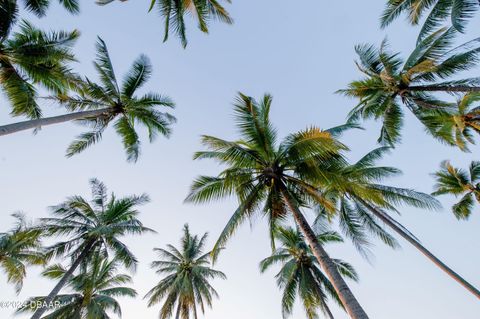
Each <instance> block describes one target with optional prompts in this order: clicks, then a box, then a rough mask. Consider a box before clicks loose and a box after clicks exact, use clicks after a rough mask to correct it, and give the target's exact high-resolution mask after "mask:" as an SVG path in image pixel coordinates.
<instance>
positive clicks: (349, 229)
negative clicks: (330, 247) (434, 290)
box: [315, 147, 480, 298]
mask: <svg viewBox="0 0 480 319" xmlns="http://www.w3.org/2000/svg"><path fill="white" fill-rule="evenodd" d="M387 151H389V148H387V147H381V148H378V149H375V150H373V151H371V152H369V153H367V154H366V155H365V156H363V157H362V158H361V159H360V160H358V161H357V162H355V163H353V164H350V165H346V166H345V167H344V168H342V169H339V171H338V173H339V175H340V176H341V178H342V183H335V184H334V183H332V184H331V185H329V186H328V187H326V188H324V194H325V196H326V197H328V198H329V199H330V200H331V201H332V202H335V203H336V207H337V214H336V216H335V217H336V218H337V219H338V222H339V225H340V229H341V230H342V231H343V233H344V234H345V235H346V236H347V237H348V238H350V239H351V241H352V243H353V244H354V246H355V247H356V248H357V249H358V250H359V251H360V253H362V255H364V256H366V257H368V253H369V251H368V246H369V243H370V242H369V240H368V238H369V237H370V236H372V237H376V238H379V239H380V240H382V241H383V242H384V243H385V244H387V245H389V246H391V247H393V248H396V247H398V243H397V241H396V240H395V238H394V237H393V236H392V235H390V233H389V232H388V231H387V230H386V229H385V227H384V225H385V226H387V227H388V228H389V229H390V230H393V231H394V232H395V233H396V234H397V235H399V236H400V237H402V238H403V239H405V240H406V241H407V242H408V243H409V244H411V245H412V246H413V247H415V248H416V249H417V250H418V251H419V252H420V253H422V254H423V255H424V256H425V257H427V258H428V259H429V260H430V261H432V262H433V263H434V264H435V265H436V266H437V267H438V268H440V269H441V270H442V271H444V272H445V273H446V274H447V275H449V276H450V277H451V278H452V279H454V280H455V281H457V282H458V283H459V284H461V285H462V286H463V287H464V288H465V289H467V290H468V291H469V292H471V293H472V294H473V295H474V296H476V297H477V298H480V291H479V290H478V289H477V288H475V287H474V286H473V285H472V284H471V283H469V282H468V281H467V280H465V279H464V278H463V277H462V276H460V275H459V274H458V273H457V272H455V271H454V270H453V269H451V268H450V267H449V266H447V265H446V264H445V263H444V262H443V261H441V260H440V259H439V258H437V257H436V256H435V255H434V254H433V253H432V252H430V251H429V250H428V249H427V248H426V247H425V246H423V245H422V243H421V241H420V240H419V239H418V238H417V237H416V236H415V235H413V234H412V233H411V232H410V231H409V230H408V229H406V228H405V227H404V226H403V225H402V224H400V223H399V222H398V221H397V220H395V218H394V217H392V216H391V214H389V212H393V213H397V214H400V212H399V211H398V208H397V207H398V206H399V205H408V206H413V207H417V208H424V209H438V208H440V204H439V203H438V201H436V200H435V199H433V198H432V197H431V196H429V195H427V194H424V193H420V192H416V191H413V190H410V189H405V188H399V187H393V186H388V185H384V184H382V181H383V180H384V179H385V178H388V177H393V176H395V175H398V174H400V173H401V172H400V171H399V170H398V169H396V168H393V167H387V166H376V165H375V163H376V162H377V161H378V160H379V159H381V158H382V156H383V155H384V154H385V153H386V152H387ZM318 213H319V216H318V217H317V219H316V221H315V225H317V226H321V227H322V229H323V224H324V223H325V221H326V220H327V221H332V215H331V214H330V213H329V212H328V211H326V210H325V209H324V208H323V207H319V209H318Z"/></svg>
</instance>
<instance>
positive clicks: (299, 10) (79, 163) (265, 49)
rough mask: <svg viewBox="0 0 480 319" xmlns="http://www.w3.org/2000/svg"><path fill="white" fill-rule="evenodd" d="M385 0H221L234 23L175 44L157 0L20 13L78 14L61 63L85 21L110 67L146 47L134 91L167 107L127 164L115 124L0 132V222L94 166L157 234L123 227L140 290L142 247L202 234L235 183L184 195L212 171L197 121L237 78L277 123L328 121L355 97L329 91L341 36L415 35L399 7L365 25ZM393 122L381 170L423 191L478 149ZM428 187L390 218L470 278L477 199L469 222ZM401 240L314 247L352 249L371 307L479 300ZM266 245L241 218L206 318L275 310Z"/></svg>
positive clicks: (47, 285)
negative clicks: (195, 157)
mask: <svg viewBox="0 0 480 319" xmlns="http://www.w3.org/2000/svg"><path fill="white" fill-rule="evenodd" d="M140 2H141V3H140ZM384 2H385V1H383V0H382V1H380V0H377V1H356V0H355V1H354V0H350V1H329V2H328V3H327V2H325V1H319V0H304V1H301V2H298V3H295V4H296V6H294V5H293V2H292V1H278V0H277V1H274V0H263V1H253V0H243V1H239V0H237V1H234V3H233V4H232V5H227V8H228V9H229V11H230V12H231V14H232V16H233V17H234V18H235V24H234V25H233V26H227V25H223V24H219V23H214V24H212V25H211V34H210V35H208V36H206V35H204V34H201V33H200V32H198V31H197V30H196V29H193V28H192V27H190V29H189V32H188V37H189V40H190V43H189V46H188V48H187V49H186V50H184V49H182V48H181V46H180V44H179V42H178V41H177V40H176V39H175V37H173V36H172V37H171V40H170V41H169V42H168V43H166V44H163V43H162V42H161V39H162V34H163V28H162V20H161V19H160V18H159V17H158V16H157V15H156V14H155V13H150V14H146V9H147V6H148V1H128V2H125V3H120V2H119V3H113V4H111V5H109V6H107V7H98V6H96V5H94V4H93V1H88V3H87V1H85V2H84V3H82V13H81V14H80V15H79V16H70V15H68V14H67V13H65V11H63V10H62V9H60V8H58V7H57V6H56V5H55V6H53V7H52V9H51V10H49V12H48V15H47V17H46V18H44V19H42V20H40V21H38V20H37V19H32V20H33V21H35V23H36V24H37V25H40V26H43V27H44V28H51V29H72V28H78V29H79V30H81V32H82V36H81V38H80V40H79V41H78V44H77V45H76V47H75V52H76V53H77V55H78V58H79V60H80V63H78V64H76V65H75V69H76V70H77V71H78V72H80V73H82V74H84V75H88V76H89V77H91V78H95V73H94V72H93V68H92V65H91V60H92V59H93V57H94V53H95V52H94V43H95V40H96V36H97V35H100V36H101V37H102V38H103V39H104V40H105V41H106V42H107V44H108V46H109V49H110V51H111V55H112V58H113V62H114V66H115V67H116V71H117V73H118V74H119V75H123V74H124V72H125V71H126V70H127V68H128V67H129V66H130V63H131V62H132V61H133V59H134V58H135V57H137V56H138V55H139V54H140V53H145V54H147V55H148V56H149V57H150V58H151V60H152V63H153V66H154V74H153V78H152V80H151V81H150V82H149V83H148V84H147V85H146V87H145V91H147V90H153V91H156V92H160V93H162V94H167V95H169V96H170V97H172V98H173V99H174V100H175V101H176V103H177V109H176V110H175V112H174V113H175V115H176V116H177V117H178V120H179V121H178V124H177V125H176V126H175V128H174V134H173V136H172V138H171V139H169V140H165V139H159V140H158V141H157V142H156V143H154V144H152V145H149V144H147V143H146V142H145V143H144V145H143V148H142V156H141V158H140V160H139V161H138V163H137V164H135V165H133V164H128V163H126V161H125V155H124V152H123V149H122V147H121V144H120V140H119V138H118V137H117V136H116V135H115V134H114V133H113V132H112V131H110V130H109V131H108V132H107V133H106V134H105V136H104V138H103V141H102V142H101V143H100V144H98V145H96V146H93V147H91V148H90V149H88V150H87V151H85V152H84V153H82V154H81V155H79V156H76V157H74V158H71V159H66V158H65V157H64V152H65V149H66V147H67V145H68V144H69V142H70V141H71V140H72V138H73V137H74V136H75V135H76V134H78V133H79V132H81V131H82V128H81V127H79V126H76V125H71V124H65V125H57V126H55V127H46V128H44V129H43V130H41V131H40V132H39V133H38V134H37V135H35V136H34V135H32V134H31V132H23V133H18V134H15V135H12V136H5V137H2V138H1V139H0V193H1V194H2V200H1V210H2V213H3V215H4V216H5V218H4V219H3V220H2V225H1V226H0V230H5V229H7V228H9V227H10V224H11V222H12V219H10V218H8V217H7V216H8V214H10V213H13V212H15V211H18V210H22V211H24V212H26V213H27V214H28V215H29V216H30V217H32V218H36V217H42V216H46V214H47V207H48V206H49V205H53V204H57V203H59V202H61V201H62V200H64V199H65V197H66V196H69V195H73V194H80V195H84V196H88V195H89V189H88V179H89V178H91V177H98V178H99V179H101V180H102V181H104V182H105V183H106V184H107V186H108V187H109V188H110V190H113V191H115V192H116V193H118V194H131V193H142V192H147V193H148V194H149V195H150V196H151V198H152V202H151V203H150V204H148V205H146V206H145V207H144V208H143V209H142V215H140V217H141V219H142V220H143V221H144V223H145V224H146V225H147V226H149V227H151V228H154V229H155V230H157V231H158V234H157V235H147V236H144V237H142V238H131V239H128V240H127V242H128V243H129V244H130V246H131V249H132V251H134V252H135V253H136V255H137V256H138V258H139V259H140V265H139V268H138V272H137V274H136V275H135V277H134V280H135V288H136V289H137V291H138V292H139V295H140V296H143V295H144V294H145V293H146V292H147V291H148V290H149V289H150V288H151V287H152V286H153V285H154V283H155V282H156V281H158V280H159V278H158V277H157V276H156V275H155V273H154V272H153V271H152V270H151V269H149V263H150V262H151V261H152V260H153V259H154V258H155V255H154V254H153V252H152V248H153V247H163V246H164V245H165V244H167V243H173V244H176V243H177V242H178V240H179V236H180V231H181V227H182V225H183V224H184V223H185V222H188V223H190V225H191V228H192V231H194V232H197V233H200V232H205V231H209V232H210V235H211V236H210V243H212V242H213V241H214V239H215V237H216V236H217V235H218V234H219V232H220V231H221V229H222V228H223V226H224V224H225V222H226V221H227V219H228V218H229V216H230V214H231V213H232V211H233V209H234V208H235V201H234V200H233V199H232V200H229V201H225V202H223V203H218V204H212V205H205V206H199V207H195V206H192V205H184V204H183V203H182V201H183V199H184V198H185V195H186V194H187V191H188V187H189V185H190V183H191V181H192V179H193V178H194V177H195V176H196V175H198V174H214V173H215V172H217V171H218V167H217V166H216V165H215V164H213V163H209V162H193V161H192V160H191V158H192V154H193V152H194V151H196V150H198V149H199V147H200V145H199V135H200V134H210V135H215V136H221V137H225V138H233V137H234V136H235V129H234V127H233V119H232V106H231V105H232V102H233V100H234V97H235V94H236V92H237V91H242V92H244V93H246V94H248V95H251V96H254V97H260V96H261V95H262V94H263V93H265V92H269V93H271V94H273V96H274V103H273V109H272V116H273V121H274V123H275V124H276V125H277V127H278V129H279V133H280V135H285V134H287V133H289V132H292V131H294V130H298V129H301V128H304V127H305V126H308V125H317V126H320V127H323V128H328V127H331V126H334V125H338V124H341V123H342V121H344V119H345V116H346V114H347V112H348V111H349V109H350V108H351V107H352V106H353V105H354V101H351V100H347V99H345V98H343V97H341V96H338V95H334V94H333V92H334V91H335V90H337V89H339V88H342V87H343V86H345V84H346V83H347V82H348V81H350V80H352V79H355V78H357V77H358V72H357V69H356V68H355V66H354V64H353V60H354V58H355V56H354V51H353V46H354V44H356V43H359V42H372V43H376V44H378V43H379V42H380V41H381V40H382V39H383V38H384V36H385V35H386V34H387V33H388V37H389V39H390V40H391V42H392V47H393V48H394V49H395V50H401V51H402V52H405V53H406V52H408V51H409V50H410V49H411V48H412V46H413V44H414V42H415V37H416V30H415V29H412V28H410V27H408V26H407V25H406V24H405V23H404V22H403V21H401V20H400V21H398V23H395V24H394V25H393V26H392V27H391V28H389V29H388V30H386V31H380V30H379V27H378V26H379V23H378V16H379V14H380V12H381V10H382V7H383V4H384ZM476 20H478V17H477V19H476ZM479 26H480V23H478V22H472V23H471V24H470V25H469V29H468V30H469V31H470V34H475V30H478V27H479ZM467 38H468V37H467ZM0 101H1V105H3V107H1V109H0V122H1V123H10V122H12V121H13V120H14V119H12V118H11V117H10V116H9V115H8V104H7V101H6V100H5V99H4V98H1V99H0ZM44 110H45V113H46V114H57V113H60V112H61V109H59V108H57V107H56V106H54V105H45V106H44ZM15 120H16V119H15ZM406 123H407V124H406V126H405V129H404V141H403V144H402V145H401V146H399V147H398V148H397V149H396V150H395V151H394V152H393V153H392V155H391V156H388V157H387V158H386V159H385V160H384V164H387V165H393V166H397V167H399V168H401V169H402V170H403V171H404V175H403V176H402V177H401V178H396V179H394V180H392V181H391V183H392V184H394V185H399V186H405V187H413V188H415V189H417V190H420V191H424V192H430V191H431V190H432V184H433V180H432V177H431V176H430V173H432V172H433V171H435V170H436V169H437V167H438V165H439V163H440V162H441V161H442V160H444V159H451V160H452V161H453V163H454V164H455V165H459V166H466V165H467V164H468V163H469V161H471V160H472V159H478V158H475V156H474V154H478V151H479V148H478V147H475V148H472V153H470V154H461V153H460V152H459V151H457V150H455V149H452V148H449V147H446V146H442V145H440V144H438V143H437V142H435V141H434V140H433V139H432V138H430V137H428V136H427V135H426V134H424V133H423V131H422V127H421V126H420V125H419V123H418V122H417V121H415V119H414V118H412V116H410V115H409V114H407V117H406ZM366 128H367V130H366V131H355V132H351V133H349V134H347V135H346V136H345V137H344V139H343V140H344V142H345V143H346V144H347V145H349V146H350V147H351V148H352V152H351V158H352V159H356V158H358V157H359V156H361V155H362V154H363V153H365V152H367V151H369V150H370V149H372V148H373V147H375V141H376V138H377V134H378V125H376V124H374V123H368V125H366ZM441 201H442V203H443V204H444V206H445V209H444V210H443V211H442V212H438V213H435V212H423V211H421V210H415V209H410V208H408V209H403V210H402V212H403V215H402V217H401V218H400V221H401V222H402V223H404V225H406V226H407V227H408V228H409V229H410V230H412V231H413V232H414V233H415V234H416V235H418V236H419V237H420V238H421V239H422V241H423V243H424V244H425V245H426V246H427V247H429V248H430V249H431V250H432V251H433V252H435V253H436V254H437V255H438V256H439V257H441V258H442V259H443V260H444V261H445V262H447V263H448V264H449V265H450V266H452V267H453V268H454V269H455V270H457V271H458V272H459V273H461V274H462V275H464V276H465V277H466V278H467V279H468V280H470V281H471V282H472V283H473V284H475V285H476V286H477V287H478V286H480V277H479V270H478V269H479V267H478V265H479V263H480V257H479V253H478V252H479V251H480V243H479V240H478V239H479V238H478V237H479V233H478V229H479V227H480V214H478V211H477V210H476V211H475V212H474V214H473V216H472V218H471V219H470V220H469V221H468V222H459V221H457V220H456V219H455V218H454V217H453V216H452V215H451V214H450V213H449V211H448V207H449V206H450V205H451V204H452V202H453V201H452V199H451V198H441ZM400 242H401V243H402V244H403V245H402V246H403V248H402V249H400V250H398V251H393V250H391V249H389V248H386V247H384V246H382V245H381V244H380V243H377V244H378V245H377V246H375V247H374V248H373V251H374V254H375V258H374V259H373V260H372V262H371V263H368V262H366V261H365V260H364V259H362V258H361V257H360V256H359V254H358V253H357V252H356V251H355V250H354V249H353V248H352V247H351V245H349V244H346V245H333V246H329V247H327V249H328V251H329V252H330V254H331V255H332V256H335V257H341V258H343V259H345V260H347V261H349V262H351V263H352V264H353V265H354V266H355V267H356V269H357V270H358V272H359V274H360V278H361V281H360V283H359V284H351V287H352V289H353V291H354V293H355V294H356V296H357V297H358V299H359V300H360V302H361V303H362V305H363V306H364V307H365V309H366V311H367V312H368V313H369V315H370V317H371V318H374V319H378V318H379V319H383V318H385V319H386V318H388V319H404V318H415V319H430V318H435V319H457V318H458V319H460V318H461V319H477V318H479V314H480V304H479V303H478V300H476V299H475V298H474V297H472V296H471V295H470V294H469V293H468V292H466V291H465V290H464V289H463V288H462V287H460V286H459V285H458V284H457V283H455V282H454V281H453V280H451V279H450V278H449V277H447V276H446V275H445V274H444V273H442V272H441V271H440V270H438V269H437V268H436V267H435V266H434V265H433V264H431V263H430V262H429V261H427V260H426V259H425V258H424V257H423V256H421V255H420V254H419V253H418V252H417V251H416V250H414V249H413V248H411V247H410V246H409V245H408V244H406V243H404V242H403V241H401V240H400ZM268 254H269V241H268V237H267V235H266V225H265V223H264V222H263V221H262V220H259V221H258V223H257V224H256V225H255V226H254V227H253V228H252V229H250V228H249V226H248V225H245V226H244V227H242V228H241V230H240V231H239V232H238V233H237V234H236V236H235V237H234V238H233V240H231V242H230V243H229V245H228V249H227V250H226V251H225V252H224V254H223V255H221V258H220V260H219V263H218V265H217V266H216V267H217V268H218V269H220V270H222V271H224V272H225V273H226V274H227V275H228V280H227V281H223V282H222V281H218V282H215V283H214V286H215V287H216V289H217V290H218V292H219V294H220V296H221V298H220V300H218V301H216V302H215V303H214V308H213V310H208V311H207V313H206V315H205V317H206V318H209V319H224V318H229V319H243V318H252V319H277V318H280V317H281V312H280V294H279V292H278V290H277V288H276V285H275V280H274V278H273V276H274V274H275V272H273V271H271V272H269V273H267V274H264V275H260V274H259V271H258V262H259V261H260V260H261V259H262V258H264V257H266V256H268ZM38 273H39V269H30V270H29V276H28V277H27V280H26V282H25V287H24V289H23V291H22V292H21V294H20V295H19V296H15V294H14V289H13V288H12V286H6V285H5V282H6V278H5V276H3V275H0V282H1V283H2V284H1V286H2V287H3V288H2V291H1V292H0V299H2V300H23V299H25V298H27V297H28V296H32V295H39V294H46V293H47V292H48V291H50V289H51V288H52V287H53V283H52V282H49V281H46V280H43V279H40V278H38ZM121 303H122V310H123V314H124V315H123V318H127V319H130V318H155V317H156V316H157V313H158V310H159V308H160V305H159V306H156V307H153V308H147V307H146V302H145V301H144V300H142V299H141V297H139V298H137V299H136V300H128V299H125V300H123V299H122V301H121ZM11 313H12V311H11V310H6V309H0V318H7V317H10V315H11ZM334 314H335V315H336V318H347V316H346V315H345V313H343V312H342V311H340V310H339V309H337V308H334ZM304 317H305V316H304V314H303V311H302V309H301V307H297V308H296V309H295V314H294V316H293V317H292V318H304Z"/></svg>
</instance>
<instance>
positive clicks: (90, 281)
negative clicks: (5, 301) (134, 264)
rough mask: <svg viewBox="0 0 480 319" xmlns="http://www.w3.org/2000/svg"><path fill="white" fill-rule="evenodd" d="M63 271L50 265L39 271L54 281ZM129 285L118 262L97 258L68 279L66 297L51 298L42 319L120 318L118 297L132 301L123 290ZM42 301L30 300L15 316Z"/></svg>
mask: <svg viewBox="0 0 480 319" xmlns="http://www.w3.org/2000/svg"><path fill="white" fill-rule="evenodd" d="M66 272H67V270H66V269H65V268H64V267H63V266H62V265H60V264H56V265H52V266H50V267H48V268H47V269H45V270H44V271H43V276H45V277H47V278H50V279H53V280H58V279H60V278H61V277H63V276H64V275H65V273H66ZM131 283H132V278H131V277H130V276H129V275H127V274H122V273H119V262H118V261H117V260H115V259H112V260H107V259H104V258H102V257H101V256H99V255H96V256H94V257H93V258H92V260H91V262H90V263H89V264H88V266H87V268H84V269H82V270H81V271H80V272H79V273H78V274H77V275H75V276H73V277H71V278H70V279H69V281H68V283H67V287H68V288H69V290H70V291H71V292H70V293H66V294H61V295H58V296H56V297H55V299H54V301H53V304H54V305H57V304H58V306H56V307H54V308H53V309H52V310H51V311H50V313H49V314H46V315H45V316H43V317H42V319H71V318H76V319H91V318H95V319H110V318H112V317H111V316H110V315H109V312H113V313H114V314H115V315H116V316H117V317H118V318H120V317H121V316H122V311H121V307H120V303H119V302H118V301H117V300H116V298H118V297H131V298H133V297H135V296H137V293H136V291H135V290H134V289H132V288H130V287H128V286H126V285H128V284H131ZM44 299H45V297H33V298H30V299H29V300H27V302H26V306H25V307H24V308H21V309H19V311H18V312H20V313H22V312H33V311H35V310H36V307H35V305H37V304H40V305H41V304H42V303H43V301H44Z"/></svg>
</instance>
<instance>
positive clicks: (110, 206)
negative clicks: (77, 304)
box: [32, 179, 152, 319]
mask: <svg viewBox="0 0 480 319" xmlns="http://www.w3.org/2000/svg"><path fill="white" fill-rule="evenodd" d="M90 185H91V188H92V196H93V199H92V201H91V202H88V201H87V200H85V199H84V198H83V197H81V196H78V195H77V196H72V197H70V198H68V199H67V200H66V201H65V202H63V203H61V204H59V205H57V206H54V207H53V208H52V213H53V215H54V217H50V218H42V219H41V223H42V225H41V226H40V229H42V230H43V231H44V232H45V233H46V234H47V235H48V236H68V237H67V238H66V240H62V241H59V242H57V243H55V244H54V245H52V246H50V247H47V252H48V254H49V255H50V256H52V257H63V258H64V257H70V259H71V264H70V266H69V268H68V270H67V271H66V272H65V274H64V275H63V276H62V277H61V279H60V280H59V281H58V283H57V285H56V286H55V287H54V288H53V290H52V291H51V292H50V294H49V295H48V296H47V297H45V299H44V301H45V303H46V304H50V303H51V302H52V301H53V300H54V299H55V297H56V296H57V294H58V293H59V292H60V290H61V289H62V288H63V287H64V286H65V284H66V283H67V282H68V281H69V279H70V278H71V276H72V274H73V273H74V271H75V270H76V269H77V268H78V267H79V266H81V265H82V266H85V265H86V264H88V262H89V261H90V260H91V258H92V256H94V255H95V254H96V253H101V254H103V255H104V256H107V255H109V254H113V255H114V256H115V258H117V259H118V261H119V262H121V263H123V264H124V265H125V266H126V267H129V268H131V269H135V266H136V264H137V259H136V258H135V256H134V255H133V254H132V252H131V251H130V250H129V249H128V247H127V246H126V245H125V244H124V243H123V242H122V241H121V240H120V238H121V237H123V236H125V235H128V234H132V235H141V234H144V233H146V232H152V230H151V229H149V228H146V227H144V226H143V225H142V223H141V222H140V220H139V219H138V218H137V216H138V214H139V211H138V210H137V206H139V205H143V204H145V203H147V202H148V201H149V198H148V196H147V195H145V194H143V195H140V196H135V195H134V196H127V197H122V198H118V199H117V197H115V196H114V195H113V194H112V195H111V196H110V198H109V196H108V194H107V189H106V187H105V185H104V184H103V183H101V182H100V181H98V180H97V179H92V180H90ZM45 310H46V308H45V307H41V308H38V309H37V310H36V311H35V313H34V315H33V316H32V319H39V318H40V317H41V316H42V315H43V313H44V312H45Z"/></svg>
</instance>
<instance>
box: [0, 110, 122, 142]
mask: <svg viewBox="0 0 480 319" xmlns="http://www.w3.org/2000/svg"><path fill="white" fill-rule="evenodd" d="M112 110H113V109H112V108H103V109H98V110H91V111H80V112H75V113H70V114H64V115H59V116H52V117H45V118H41V119H36V120H29V121H23V122H18V123H13V124H7V125H2V126H0V136H3V135H8V134H13V133H16V132H20V131H25V130H29V129H32V128H39V127H42V126H47V125H52V124H58V123H63V122H68V121H74V120H80V119H85V118H89V117H98V116H100V115H102V114H107V113H109V112H111V111H112Z"/></svg>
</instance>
